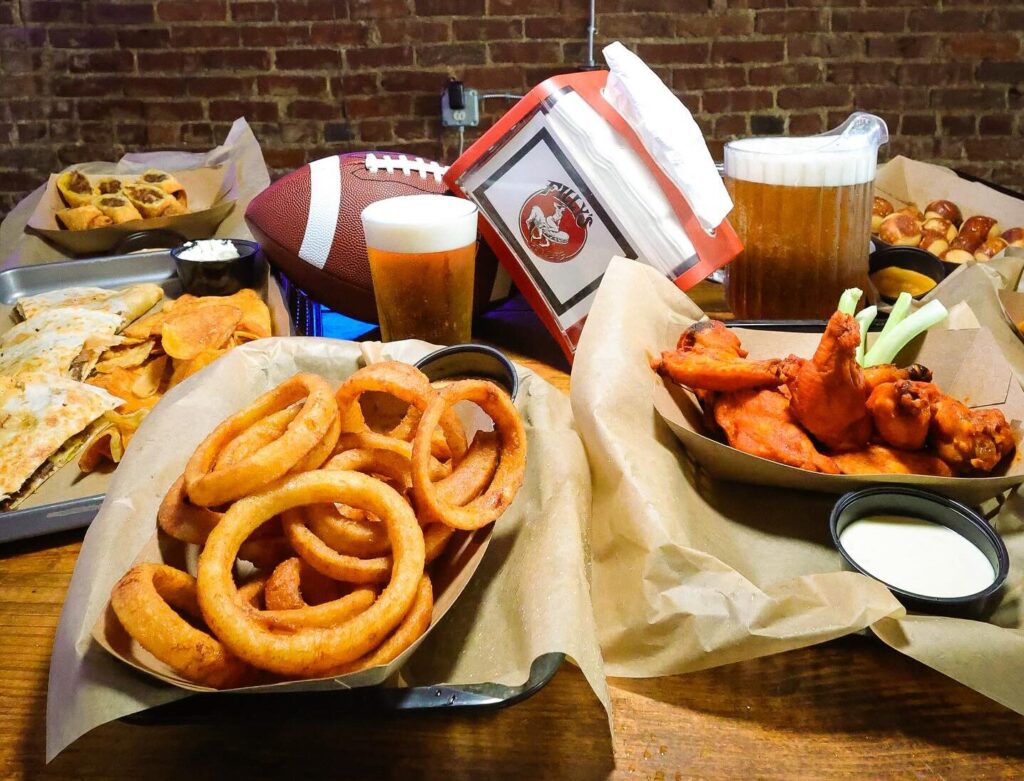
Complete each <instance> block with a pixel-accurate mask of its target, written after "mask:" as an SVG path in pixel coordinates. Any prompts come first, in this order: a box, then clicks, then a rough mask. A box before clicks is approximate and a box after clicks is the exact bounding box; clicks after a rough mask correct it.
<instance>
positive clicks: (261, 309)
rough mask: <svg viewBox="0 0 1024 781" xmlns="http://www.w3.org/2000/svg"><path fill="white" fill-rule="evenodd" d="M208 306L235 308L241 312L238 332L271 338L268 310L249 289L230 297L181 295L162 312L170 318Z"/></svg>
mask: <svg viewBox="0 0 1024 781" xmlns="http://www.w3.org/2000/svg"><path fill="white" fill-rule="evenodd" d="M209 306H236V307H238V308H239V309H241V310H242V319H241V321H240V322H239V324H238V330H239V331H245V332H247V333H251V334H255V335H256V337H255V338H258V339H262V338H264V337H267V336H271V335H272V333H273V331H272V326H271V322H270V309H269V308H268V307H267V305H266V303H265V302H264V301H263V299H262V298H260V295H259V293H257V292H256V291H255V290H252V289H250V288H242V289H241V290H239V291H238V292H237V293H234V294H232V295H230V296H203V297H201V298H197V297H196V296H192V295H187V294H186V295H183V296H181V297H180V298H178V299H176V300H174V301H171V302H169V303H168V305H167V307H166V308H165V309H164V311H165V312H166V313H167V314H168V316H170V314H171V313H173V314H174V315H179V314H184V313H185V312H194V311H196V310H197V309H203V308H205V307H209Z"/></svg>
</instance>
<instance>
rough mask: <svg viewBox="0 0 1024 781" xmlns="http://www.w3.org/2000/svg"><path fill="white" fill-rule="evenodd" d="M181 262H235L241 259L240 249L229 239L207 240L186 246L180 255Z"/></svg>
mask: <svg viewBox="0 0 1024 781" xmlns="http://www.w3.org/2000/svg"><path fill="white" fill-rule="evenodd" d="M178 257H179V258H180V259H181V260H199V261H203V260H234V259H235V258H237V257H240V256H239V254H238V248H237V247H236V246H235V243H234V242H233V241H230V240H228V239H207V240H204V241H193V242H192V243H191V245H189V244H186V245H185V246H184V248H183V249H182V251H181V252H179V253H178Z"/></svg>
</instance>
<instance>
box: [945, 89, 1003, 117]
mask: <svg viewBox="0 0 1024 781" xmlns="http://www.w3.org/2000/svg"><path fill="white" fill-rule="evenodd" d="M931 105H932V107H933V108H936V109H969V110H971V111H984V110H986V109H991V108H1000V109H1001V108H1006V90H1005V89H994V88H991V87H959V88H958V87H953V88H949V89H936V90H932V93H931Z"/></svg>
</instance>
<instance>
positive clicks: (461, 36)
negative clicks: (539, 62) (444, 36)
mask: <svg viewBox="0 0 1024 781" xmlns="http://www.w3.org/2000/svg"><path fill="white" fill-rule="evenodd" d="M452 36H453V37H454V38H455V40H457V41H500V40H504V39H516V38H522V37H523V20H522V19H455V20H453V21H452Z"/></svg>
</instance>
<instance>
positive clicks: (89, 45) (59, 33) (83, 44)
mask: <svg viewBox="0 0 1024 781" xmlns="http://www.w3.org/2000/svg"><path fill="white" fill-rule="evenodd" d="M47 34H48V37H49V40H50V46H53V47H54V48H56V49H113V48H114V45H115V42H116V41H117V36H116V35H115V33H114V30H112V29H110V28H107V27H48V28H47ZM166 41H167V38H166V36H164V42H165V43H166Z"/></svg>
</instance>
